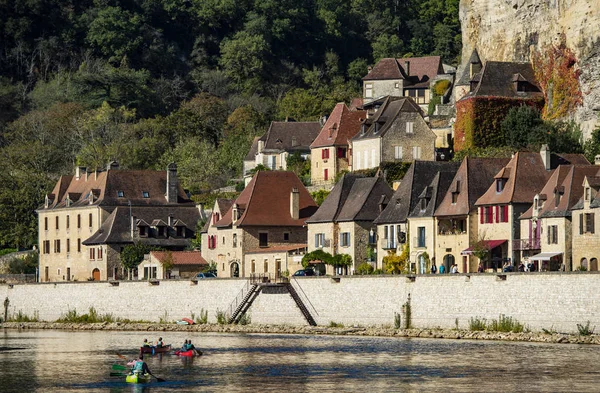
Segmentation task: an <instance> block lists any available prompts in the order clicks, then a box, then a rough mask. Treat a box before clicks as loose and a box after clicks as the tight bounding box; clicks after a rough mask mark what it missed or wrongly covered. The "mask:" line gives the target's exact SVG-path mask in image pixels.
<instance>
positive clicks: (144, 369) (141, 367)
mask: <svg viewBox="0 0 600 393" xmlns="http://www.w3.org/2000/svg"><path fill="white" fill-rule="evenodd" d="M131 363H133V367H132V368H131V373H132V374H151V375H152V373H151V372H150V369H149V368H148V365H147V364H146V362H144V355H143V354H141V353H140V356H139V357H138V358H137V359H136V360H134V361H133V362H130V363H127V364H131Z"/></svg>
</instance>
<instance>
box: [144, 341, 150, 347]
mask: <svg viewBox="0 0 600 393" xmlns="http://www.w3.org/2000/svg"><path fill="white" fill-rule="evenodd" d="M142 346H143V347H149V346H150V343H149V342H147V341H146V342H145V343H143V344H142Z"/></svg>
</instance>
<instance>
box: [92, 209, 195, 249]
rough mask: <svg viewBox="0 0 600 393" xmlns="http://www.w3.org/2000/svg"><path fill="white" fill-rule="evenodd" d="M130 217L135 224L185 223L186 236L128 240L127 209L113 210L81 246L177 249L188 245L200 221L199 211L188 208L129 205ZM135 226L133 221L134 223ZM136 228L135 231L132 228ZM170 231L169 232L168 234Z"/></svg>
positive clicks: (129, 229)
mask: <svg viewBox="0 0 600 393" xmlns="http://www.w3.org/2000/svg"><path fill="white" fill-rule="evenodd" d="M131 215H132V216H134V217H135V218H136V219H137V220H138V221H139V223H144V222H145V223H148V222H150V223H155V222H160V221H162V222H163V223H164V225H167V224H166V223H167V222H168V221H169V216H171V217H173V220H180V221H183V222H185V223H187V225H188V227H187V231H186V232H187V236H186V238H181V237H172V236H169V237H152V236H148V237H140V238H139V239H138V238H137V237H136V239H135V240H134V239H132V237H131V219H130V209H129V206H119V207H116V208H115V209H114V210H113V211H112V213H111V214H110V215H109V216H108V217H107V218H106V220H104V222H103V223H102V225H101V226H100V228H99V229H98V230H97V231H96V232H95V233H94V234H92V236H90V237H89V238H88V239H86V240H84V241H83V242H82V243H83V244H84V245H86V246H87V245H97V244H133V243H134V242H137V241H138V240H139V241H140V242H141V243H143V244H146V245H151V246H157V247H174V248H176V247H181V248H184V247H186V246H188V245H189V243H190V240H191V237H192V235H193V233H194V231H195V229H196V223H197V222H198V220H199V219H200V212H199V211H198V209H197V208H196V207H195V206H194V205H192V206H173V207H171V208H169V207H154V206H132V208H131ZM135 224H136V225H137V222H136V223H135ZM136 229H137V228H136ZM171 232H172V231H169V233H170V234H172V233H171Z"/></svg>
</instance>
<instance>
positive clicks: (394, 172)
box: [379, 162, 411, 187]
mask: <svg viewBox="0 0 600 393" xmlns="http://www.w3.org/2000/svg"><path fill="white" fill-rule="evenodd" d="M410 165H411V163H410V162H382V163H381V164H380V165H379V168H380V169H381V170H382V171H383V173H384V176H385V180H386V181H387V183H388V185H389V186H390V187H391V186H392V184H393V183H394V181H395V180H401V179H403V178H404V175H406V172H408V169H409V168H410Z"/></svg>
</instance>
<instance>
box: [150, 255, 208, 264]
mask: <svg viewBox="0 0 600 393" xmlns="http://www.w3.org/2000/svg"><path fill="white" fill-rule="evenodd" d="M150 254H151V255H152V256H153V257H155V258H156V259H158V260H159V261H160V262H161V263H162V262H163V260H164V259H165V257H166V256H167V252H166V251H151V252H150ZM171 255H172V256H173V265H175V266H178V265H198V266H201V265H208V262H206V259H204V258H203V257H202V255H200V251H171Z"/></svg>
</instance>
